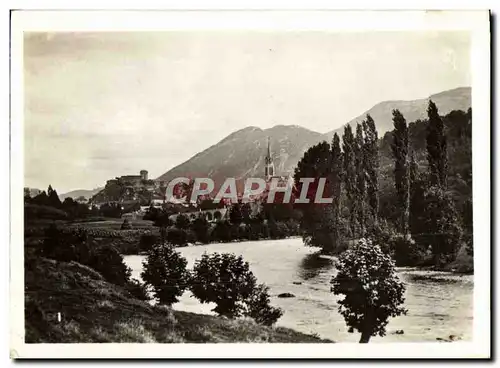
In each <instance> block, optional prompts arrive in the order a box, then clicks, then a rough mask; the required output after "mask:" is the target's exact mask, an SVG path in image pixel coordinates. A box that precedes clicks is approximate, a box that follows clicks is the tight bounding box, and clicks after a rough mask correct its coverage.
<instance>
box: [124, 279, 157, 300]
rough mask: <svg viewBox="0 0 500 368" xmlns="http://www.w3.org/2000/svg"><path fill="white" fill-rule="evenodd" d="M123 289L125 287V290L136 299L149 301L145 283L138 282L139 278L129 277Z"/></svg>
mask: <svg viewBox="0 0 500 368" xmlns="http://www.w3.org/2000/svg"><path fill="white" fill-rule="evenodd" d="M125 289H127V291H128V292H129V293H130V294H131V295H132V296H133V297H134V298H136V299H139V300H143V301H149V300H150V299H151V298H150V296H149V294H148V290H147V288H146V285H145V284H143V283H141V282H139V280H136V279H130V280H129V281H128V282H127V283H126V284H125Z"/></svg>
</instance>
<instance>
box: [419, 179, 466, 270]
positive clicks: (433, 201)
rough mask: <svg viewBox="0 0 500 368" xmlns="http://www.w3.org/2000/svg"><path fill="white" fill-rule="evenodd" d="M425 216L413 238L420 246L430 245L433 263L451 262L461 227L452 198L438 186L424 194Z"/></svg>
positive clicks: (455, 251) (459, 238)
mask: <svg viewBox="0 0 500 368" xmlns="http://www.w3.org/2000/svg"><path fill="white" fill-rule="evenodd" d="M423 201H424V206H425V217H424V218H423V219H422V221H421V222H422V223H421V225H420V229H421V230H422V231H419V234H418V235H416V236H415V240H416V241H417V243H418V244H420V245H421V246H422V248H425V247H427V246H428V245H431V246H432V253H433V255H434V264H435V266H436V267H438V268H441V267H443V266H444V265H446V264H449V263H451V262H452V261H453V260H454V259H455V256H456V254H457V251H458V249H459V247H460V244H461V240H462V227H461V224H460V221H459V218H458V214H457V211H456V209H455V205H454V203H453V199H452V198H451V196H450V194H449V193H447V192H445V191H444V190H443V189H442V188H440V187H436V186H434V187H430V188H428V189H427V190H426V191H425V194H424V198H423Z"/></svg>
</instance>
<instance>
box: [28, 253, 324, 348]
mask: <svg viewBox="0 0 500 368" xmlns="http://www.w3.org/2000/svg"><path fill="white" fill-rule="evenodd" d="M25 272H26V278H25V280H26V288H25V290H26V293H25V338H26V342H27V343H99V342H124V343H130V342H134V343H183V342H188V343H217V342H243V343H261V342H280V343H318V342H331V341H328V340H321V339H320V338H318V337H315V336H311V335H306V334H303V333H299V332H296V331H294V330H291V329H287V328H281V327H277V328H276V327H265V326H261V325H258V324H256V323H255V322H253V321H252V320H246V319H241V320H229V319H225V318H221V317H216V316H208V315H201V314H195V313H188V312H181V311H175V310H172V309H171V308H169V307H165V306H152V305H150V304H148V303H146V302H142V301H139V300H137V299H134V298H133V297H132V296H131V295H130V294H129V293H128V292H127V291H125V290H124V289H122V288H121V287H118V286H116V285H113V284H110V283H108V282H106V281H104V279H103V278H102V276H101V275H100V274H98V273H97V272H96V271H94V270H93V269H91V268H89V267H86V266H82V265H81V264H79V263H76V262H70V263H63V262H56V261H53V260H49V259H45V258H38V259H35V258H33V259H29V260H28V261H27V262H26V265H25ZM58 312H59V313H60V314H61V321H60V322H58V318H57V314H58Z"/></svg>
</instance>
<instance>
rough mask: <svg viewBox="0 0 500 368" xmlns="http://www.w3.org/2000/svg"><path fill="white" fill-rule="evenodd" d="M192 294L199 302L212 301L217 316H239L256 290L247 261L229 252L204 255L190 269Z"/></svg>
mask: <svg viewBox="0 0 500 368" xmlns="http://www.w3.org/2000/svg"><path fill="white" fill-rule="evenodd" d="M193 280H195V282H193V284H192V285H191V292H192V293H193V295H194V296H195V297H196V298H198V300H199V301H200V302H201V303H210V302H213V303H215V304H217V306H216V307H215V308H214V309H213V311H214V312H216V313H217V314H219V315H222V316H226V317H229V318H234V317H239V316H241V315H242V312H243V311H244V310H245V308H244V302H245V301H247V300H249V298H251V296H252V295H253V293H254V289H255V288H256V278H255V276H254V275H253V273H252V272H251V271H250V268H249V265H248V262H244V261H243V258H242V257H241V256H238V257H237V256H235V255H234V254H230V253H223V254H219V253H213V254H210V255H208V254H203V255H202V257H201V259H200V260H197V261H196V263H195V266H194V269H193Z"/></svg>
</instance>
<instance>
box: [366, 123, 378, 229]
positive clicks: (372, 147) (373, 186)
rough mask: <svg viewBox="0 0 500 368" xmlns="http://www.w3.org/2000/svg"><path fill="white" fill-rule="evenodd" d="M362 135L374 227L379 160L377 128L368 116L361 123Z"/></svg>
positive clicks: (376, 218)
mask: <svg viewBox="0 0 500 368" xmlns="http://www.w3.org/2000/svg"><path fill="white" fill-rule="evenodd" d="M363 133H364V137H365V141H364V146H363V153H364V167H365V172H366V191H367V196H368V205H369V209H370V213H371V217H372V222H373V224H374V226H376V225H377V223H378V211H379V184H378V171H379V166H380V162H379V161H380V159H379V148H378V133H377V128H376V127H375V122H374V121H373V119H372V117H371V116H370V115H367V116H366V120H364V121H363Z"/></svg>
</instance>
